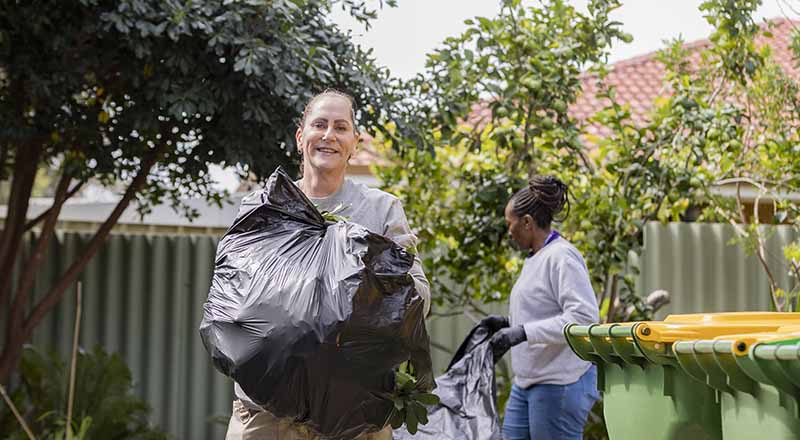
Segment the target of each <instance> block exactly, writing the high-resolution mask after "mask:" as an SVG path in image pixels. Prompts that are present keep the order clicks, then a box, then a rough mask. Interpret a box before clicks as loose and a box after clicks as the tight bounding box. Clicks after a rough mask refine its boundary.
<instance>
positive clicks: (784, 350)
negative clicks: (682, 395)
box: [674, 326, 800, 440]
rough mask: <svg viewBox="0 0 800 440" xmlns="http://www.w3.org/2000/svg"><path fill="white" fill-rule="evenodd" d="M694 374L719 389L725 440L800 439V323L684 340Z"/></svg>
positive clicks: (685, 363)
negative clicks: (765, 331) (754, 331)
mask: <svg viewBox="0 0 800 440" xmlns="http://www.w3.org/2000/svg"><path fill="white" fill-rule="evenodd" d="M674 351H675V356H676V358H677V359H678V362H679V363H680V365H681V366H682V367H683V369H684V371H686V372H687V373H688V374H689V375H691V376H692V377H694V378H695V379H697V380H698V381H700V382H702V383H704V384H706V385H708V386H711V387H713V388H714V389H715V390H717V391H718V393H719V402H720V414H721V426H722V437H723V439H725V440H745V439H760V438H763V439H770V440H772V439H775V440H788V439H798V438H800V414H799V413H798V409H800V406H799V405H798V398H799V397H800V326H786V327H781V328H780V329H778V330H777V331H776V332H767V333H746V334H741V335H726V336H718V337H716V338H714V339H713V340H697V341H681V342H677V343H676V344H675V346H674Z"/></svg>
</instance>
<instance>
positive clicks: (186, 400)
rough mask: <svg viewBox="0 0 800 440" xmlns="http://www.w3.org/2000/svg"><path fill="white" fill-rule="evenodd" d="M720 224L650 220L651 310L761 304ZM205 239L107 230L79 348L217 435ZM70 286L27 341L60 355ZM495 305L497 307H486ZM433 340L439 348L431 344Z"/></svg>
mask: <svg viewBox="0 0 800 440" xmlns="http://www.w3.org/2000/svg"><path fill="white" fill-rule="evenodd" d="M774 229H775V234H774V235H773V236H772V237H771V238H770V240H769V242H768V252H767V253H768V255H770V256H771V257H770V259H771V260H773V263H774V264H776V266H775V268H776V270H775V272H776V273H780V276H781V277H783V278H782V280H783V281H784V282H788V280H787V279H786V270H785V269H784V270H781V269H780V261H781V258H779V257H781V256H782V251H781V247H782V245H783V244H785V243H787V242H789V241H790V240H792V239H794V238H795V236H794V235H793V232H792V231H791V230H790V229H789V228H788V227H775V228H774ZM732 237H733V231H732V229H731V227H730V226H727V225H715V224H687V223H681V224H670V225H667V226H662V225H659V224H650V225H648V226H647V228H646V230H645V247H646V250H645V252H644V253H643V255H642V256H641V258H640V259H639V263H640V267H641V270H642V274H641V278H640V286H639V290H640V291H641V292H650V291H652V290H655V289H666V290H668V291H669V292H670V294H671V296H672V304H671V305H670V306H669V307H668V308H667V310H666V311H665V312H663V313H662V315H663V314H664V313H688V312H709V311H729V310H767V309H768V308H769V296H768V295H769V294H768V287H767V284H766V279H765V277H764V275H763V270H762V269H761V268H760V267H759V265H758V263H757V261H756V260H755V259H754V258H753V257H748V256H746V255H745V254H744V253H743V251H742V250H741V249H740V247H739V246H729V245H728V244H727V243H728V242H729V241H730V239H731V238H732ZM88 239H89V235H86V234H78V233H65V234H59V235H58V239H57V240H56V241H54V243H53V245H52V247H51V252H50V253H49V259H48V261H47V263H46V266H45V268H44V270H43V272H42V274H41V276H40V277H39V282H38V285H37V291H38V293H39V294H41V291H42V290H44V289H45V288H46V287H48V286H49V285H50V284H51V283H52V282H53V281H54V280H55V279H56V277H57V276H58V274H59V273H61V272H62V271H63V270H64V269H65V268H66V266H67V264H68V263H69V262H71V261H72V260H73V259H74V258H75V256H76V255H77V253H78V252H79V251H80V250H81V249H82V248H83V247H84V246H85V244H86V242H87V241H88ZM216 243H217V238H216V237H212V236H201V235H197V236H158V235H119V234H115V235H112V236H111V238H110V239H109V241H108V243H107V244H106V246H105V247H104V248H103V250H102V251H101V252H100V253H99V254H98V255H97V256H96V257H95V258H94V259H93V260H92V262H91V263H90V264H89V267H88V268H87V269H86V271H85V272H84V273H83V274H82V275H81V278H80V279H81V281H82V283H83V296H84V304H83V321H82V333H81V345H82V346H83V347H86V348H90V347H91V346H93V345H94V344H97V343H99V344H101V345H103V346H104V347H105V348H106V349H107V350H109V351H113V352H118V353H120V354H121V355H122V356H123V357H124V358H125V360H126V361H127V362H128V365H129V366H130V368H131V370H132V373H133V378H134V381H135V383H136V391H137V393H138V394H139V395H141V396H142V397H144V398H145V399H146V400H147V401H148V402H149V403H150V405H151V407H152V408H153V416H152V420H153V422H154V423H157V424H158V425H160V426H161V427H162V428H163V429H165V430H167V431H168V432H171V433H172V434H173V435H174V436H175V437H176V438H178V439H192V440H194V439H209V440H210V439H219V438H222V437H223V436H224V431H225V425H224V424H218V423H212V422H210V419H211V418H213V417H215V416H223V418H225V417H228V416H229V415H230V404H231V398H232V385H231V382H230V381H229V380H228V379H226V378H225V377H223V376H222V375H221V374H219V373H218V372H217V371H216V370H214V368H213V366H212V365H211V362H210V360H209V358H208V356H207V354H206V352H205V350H204V349H203V346H202V343H201V341H200V337H199V335H198V332H197V328H198V325H199V322H200V319H201V316H202V304H203V302H204V301H205V298H206V295H207V293H208V287H209V283H210V280H211V274H212V271H213V260H214V254H215V251H216ZM74 293H75V292H74V289H71V290H70V291H69V292H68V293H67V296H66V299H65V301H63V302H62V303H61V304H60V305H59V306H58V307H57V309H56V310H55V311H54V312H53V313H51V314H50V315H48V317H47V318H46V320H45V322H44V323H43V324H42V325H41V327H40V328H39V329H38V330H37V331H36V333H35V335H34V341H33V342H34V343H35V344H36V345H37V346H40V347H53V348H57V349H59V350H60V351H61V352H63V353H67V352H68V351H69V349H70V347H71V337H72V336H71V334H72V319H73V316H74V310H75V309H74V306H75V304H74V297H75V295H74ZM487 309H489V310H490V311H492V312H495V313H507V306H506V305H504V304H494V305H491V306H488V307H487ZM472 324H473V321H472V320H471V319H470V318H469V317H468V316H466V315H463V314H459V315H457V316H451V317H435V318H432V319H430V320H429V323H428V331H429V334H430V335H431V339H432V341H433V342H434V348H433V349H432V353H433V358H434V367H435V368H436V372H437V373H438V372H440V371H441V370H442V369H443V368H444V367H445V366H446V365H447V363H448V361H449V358H450V354H449V353H448V352H447V351H446V350H444V349H442V348H445V349H449V350H450V351H453V350H455V348H457V347H458V345H459V344H460V343H461V340H462V338H463V337H464V336H465V335H466V334H467V331H468V330H469V329H470V328H471V327H472ZM437 347H439V348H437Z"/></svg>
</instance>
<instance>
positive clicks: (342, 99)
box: [226, 90, 430, 440]
mask: <svg viewBox="0 0 800 440" xmlns="http://www.w3.org/2000/svg"><path fill="white" fill-rule="evenodd" d="M354 107H355V104H354V100H353V98H352V97H351V96H350V95H348V94H346V93H343V92H340V91H336V90H326V91H324V92H322V93H320V94H318V95H316V96H315V97H313V98H312V99H311V100H310V101H309V102H308V104H307V105H306V108H305V110H304V111H303V115H302V118H301V120H300V123H299V126H298V128H297V131H296V133H295V139H296V140H297V149H298V152H299V153H300V155H301V156H302V176H303V177H302V178H301V179H300V180H299V181H297V182H296V183H297V185H298V187H299V188H300V189H301V190H302V191H303V193H304V194H305V195H306V196H307V197H308V198H309V199H310V200H311V201H312V202H313V203H314V204H315V205H317V207H318V208H319V210H320V211H329V212H335V213H336V214H337V215H340V216H343V217H346V218H347V219H348V221H350V222H352V223H357V224H360V225H361V226H363V227H365V228H366V229H368V230H369V231H370V232H373V233H376V234H380V235H383V236H385V237H388V238H390V239H392V240H393V241H395V242H396V243H397V244H399V245H401V246H403V247H406V248H413V247H414V246H415V245H416V237H415V236H414V235H413V233H412V232H411V230H410V228H409V226H408V221H407V220H406V216H405V212H404V211H403V207H402V204H401V203H400V200H399V199H397V198H396V197H394V196H392V195H391V194H388V193H386V192H383V191H380V190H378V189H373V188H368V187H367V186H365V185H363V184H358V183H355V182H353V181H352V180H350V179H347V178H345V171H346V169H347V164H348V160H349V159H350V158H351V157H352V156H353V155H354V154H355V152H356V149H357V146H358V140H359V133H358V129H357V128H356V124H355V108H354ZM260 204H261V200H260V195H259V191H256V192H255V193H253V194H250V195H248V196H247V197H245V198H244V199H243V200H242V204H241V207H240V210H239V211H240V214H241V213H242V212H244V211H247V210H250V209H253V208H255V207H257V206H258V205H260ZM237 217H238V216H237ZM409 274H410V275H411V276H412V278H413V279H414V284H415V287H416V290H417V292H418V293H419V295H420V296H422V298H423V299H424V304H425V305H424V309H425V314H427V312H428V309H429V308H430V288H429V285H428V281H427V279H426V278H425V274H424V273H423V272H422V266H421V264H420V261H419V258H416V257H415V260H414V263H413V265H412V268H411V270H410V271H409ZM235 394H236V399H235V400H234V402H233V415H232V416H231V419H230V423H229V425H228V432H227V435H226V439H227V440H254V439H259V440H260V439H280V440H306V439H314V438H316V437H315V436H314V434H312V433H311V432H310V431H309V430H308V429H307V428H305V427H304V426H302V425H299V424H295V423H292V422H291V421H288V420H279V419H277V418H276V417H274V416H273V415H272V414H270V413H269V412H267V411H264V410H263V409H262V408H260V407H259V406H258V405H256V404H255V403H254V402H253V401H252V400H251V399H250V398H249V397H248V396H247V395H246V394H245V393H244V391H243V390H242V389H241V387H240V386H239V385H238V384H236V385H235ZM332 404H334V403H333V402H332ZM358 438H359V439H364V440H367V439H369V440H384V439H386V440H390V439H391V438H392V432H391V428H390V427H386V428H385V429H384V430H382V431H380V432H378V433H373V434H367V435H362V436H360V437H358Z"/></svg>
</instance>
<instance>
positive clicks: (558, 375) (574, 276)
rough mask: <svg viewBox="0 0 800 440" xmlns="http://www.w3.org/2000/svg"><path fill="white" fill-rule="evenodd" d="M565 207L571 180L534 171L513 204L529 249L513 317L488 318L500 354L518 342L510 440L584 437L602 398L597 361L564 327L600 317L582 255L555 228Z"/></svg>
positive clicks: (515, 225) (514, 236)
mask: <svg viewBox="0 0 800 440" xmlns="http://www.w3.org/2000/svg"><path fill="white" fill-rule="evenodd" d="M565 206H566V207H567V214H568V213H569V209H568V208H569V200H568V188H567V185H565V184H564V183H563V182H561V181H560V180H558V179H556V178H554V177H552V176H534V177H533V178H532V179H531V180H530V182H529V183H528V186H527V187H525V188H522V189H521V190H519V191H518V192H517V193H515V194H514V196H513V197H512V198H511V200H509V202H508V204H507V205H506V210H505V218H506V224H507V225H508V233H509V235H510V238H511V240H512V242H513V243H514V244H515V245H516V246H517V247H519V248H520V249H521V250H524V251H527V252H528V256H527V257H526V259H525V263H524V265H523V267H522V272H521V273H520V275H519V278H518V279H517V281H516V283H515V284H514V287H513V289H512V290H511V298H510V301H509V312H510V316H509V317H505V316H496V315H493V316H489V317H487V318H485V319H484V320H483V321H482V323H483V324H485V325H487V326H488V327H489V328H490V329H491V330H492V331H494V332H495V333H494V335H493V336H492V339H491V345H492V349H493V351H494V353H495V356H496V357H498V356H502V355H503V353H505V352H506V351H507V350H508V349H509V348H511V365H512V370H513V372H514V382H513V385H512V387H511V395H510V397H509V399H508V404H507V405H506V413H505V419H504V422H503V438H504V439H505V440H520V439H535V440H556V439H558V440H572V439H574V440H580V439H581V438H582V436H583V426H584V425H585V423H586V419H587V417H588V414H589V411H590V410H591V408H592V406H593V405H594V403H595V402H596V401H597V399H598V398H599V394H598V392H597V372H596V368H595V367H594V366H593V365H592V364H591V363H589V362H586V361H584V360H581V359H580V358H578V357H577V356H576V355H575V354H574V353H573V352H572V350H571V349H570V348H569V346H568V345H567V341H566V338H565V337H564V333H563V330H564V326H565V325H566V324H568V323H577V324H591V323H595V322H598V321H599V310H598V307H597V299H596V298H595V294H594V290H593V289H592V284H591V281H590V280H589V272H588V270H587V268H586V263H585V262H584V260H583V256H582V255H581V253H580V252H578V250H577V249H576V248H575V246H573V245H572V244H571V243H570V242H569V241H567V240H566V239H565V238H563V237H561V236H560V235H559V233H558V231H556V230H554V229H552V227H551V224H552V222H553V220H554V218H555V217H556V216H557V215H558V214H560V213H561V212H562V210H563V209H564V207H565Z"/></svg>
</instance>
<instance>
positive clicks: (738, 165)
mask: <svg viewBox="0 0 800 440" xmlns="http://www.w3.org/2000/svg"><path fill="white" fill-rule="evenodd" d="M758 3H759V2H756V1H748V0H736V1H722V0H719V1H706V2H704V3H703V5H702V7H701V10H702V11H703V12H704V13H705V14H706V19H707V20H708V21H709V23H710V24H711V25H712V26H714V28H715V31H714V34H713V35H712V37H711V42H712V44H710V45H709V46H708V47H701V48H694V49H691V51H689V50H688V49H686V48H685V47H684V46H683V44H682V42H681V41H675V42H674V43H672V44H670V45H669V46H668V47H667V48H665V49H664V50H663V51H662V52H661V53H660V54H659V60H660V61H661V62H662V64H663V65H664V67H665V78H664V80H665V86H666V87H667V89H668V90H670V92H671V93H670V94H669V95H668V96H664V97H660V98H658V99H657V100H656V101H655V102H654V103H653V107H652V112H651V114H650V116H649V118H648V120H647V121H645V122H643V123H642V122H634V121H633V119H632V117H631V113H630V109H629V108H628V106H626V105H623V104H620V103H619V102H618V101H617V99H616V96H615V90H614V89H613V87H610V86H609V85H607V84H605V82H604V79H605V75H606V70H605V68H604V65H603V62H604V60H605V55H606V53H607V50H608V47H609V45H610V44H611V42H612V41H613V40H615V39H620V40H626V39H627V38H628V37H627V36H626V35H624V34H623V33H622V32H621V31H620V30H619V24H618V23H614V22H612V21H610V20H609V19H608V15H609V13H610V12H611V11H612V10H613V9H615V8H616V7H618V6H619V4H618V2H613V1H594V2H590V4H589V7H588V13H587V14H581V13H578V12H577V11H576V10H575V9H573V8H571V7H570V6H568V5H566V4H565V3H564V2H563V1H558V0H553V1H545V2H541V4H540V5H539V6H537V7H532V8H526V7H524V6H522V5H521V4H520V2H517V1H504V2H503V8H502V11H501V13H500V15H499V16H498V17H496V18H493V19H489V18H477V19H475V20H468V21H467V22H466V24H467V26H468V27H467V30H466V31H465V32H464V33H463V34H461V35H460V36H457V37H453V38H449V39H447V40H446V41H445V42H444V45H443V47H442V48H440V49H438V50H436V51H434V52H433V53H432V54H430V55H429V57H428V61H427V65H426V72H425V73H424V74H421V75H419V76H418V77H417V78H415V79H413V80H411V81H409V82H408V83H405V84H403V85H402V86H403V89H404V90H407V91H408V93H407V95H406V97H405V99H404V100H403V101H402V102H403V103H404V109H405V110H402V109H401V110H399V111H398V114H399V116H398V117H397V118H396V120H395V121H394V122H393V123H392V124H390V125H389V126H387V129H386V131H385V135H384V136H382V137H379V138H378V140H379V143H380V144H381V146H382V147H381V148H382V151H383V152H384V154H385V156H386V157H387V159H388V163H389V164H388V166H385V167H381V168H377V169H376V173H377V174H378V176H379V177H380V178H381V180H382V181H383V183H384V186H385V187H386V188H387V189H388V190H389V191H391V192H393V193H395V194H397V195H398V196H400V197H401V198H402V199H403V202H404V206H405V207H406V212H407V214H408V216H409V219H410V221H411V223H412V225H413V227H414V228H415V230H416V231H417V232H418V233H419V236H420V254H421V255H423V256H424V258H423V263H424V265H425V269H426V273H427V274H428V275H429V277H430V279H431V284H432V289H431V290H432V292H434V295H435V296H434V298H433V299H434V301H435V302H437V303H439V304H447V305H448V306H449V307H453V306H455V307H458V306H468V307H473V308H477V306H476V303H479V302H485V301H502V300H505V299H507V298H508V294H509V293H510V290H511V285H512V283H513V280H514V278H515V276H516V274H517V272H518V270H519V269H520V267H521V264H520V263H521V256H520V255H519V254H517V253H515V252H514V251H513V250H512V249H511V248H510V246H508V244H507V243H505V240H504V236H505V231H506V228H505V225H504V223H503V208H504V206H505V203H506V201H507V200H508V199H509V197H510V195H511V191H512V190H515V189H518V188H520V187H521V186H522V185H524V182H525V180H526V178H527V176H528V175H529V174H531V173H542V174H553V175H556V176H558V177H560V178H561V179H562V180H564V181H565V182H567V183H568V184H569V186H570V191H571V194H570V200H571V204H570V212H569V215H568V217H567V218H566V220H565V221H564V222H562V223H561V224H557V225H556V228H557V229H559V230H560V231H561V232H562V233H563V234H564V235H565V236H566V237H567V238H568V239H569V240H571V241H572V242H573V243H574V244H575V245H576V246H577V247H578V249H579V250H580V251H581V253H582V254H583V255H584V257H585V259H586V262H587V264H588V266H589V270H590V274H591V276H592V282H593V284H594V287H595V291H596V292H598V300H599V303H600V304H601V316H602V317H603V319H604V320H606V321H614V320H616V319H619V318H624V319H648V318H651V317H652V313H653V311H654V310H653V307H652V306H651V305H649V304H647V303H645V302H644V301H643V299H642V298H640V297H638V296H637V295H635V294H634V281H635V278H636V275H637V268H636V267H633V266H632V265H631V264H630V262H631V261H632V260H631V256H632V255H633V254H636V253H639V252H641V250H642V247H643V228H644V226H645V224H646V223H647V222H648V221H653V220H657V221H661V222H667V221H679V220H682V219H685V218H687V216H689V215H690V213H689V211H697V209H698V208H701V209H702V216H701V217H700V219H701V220H710V221H718V220H725V221H729V222H731V223H732V224H734V225H735V227H736V228H737V230H738V231H739V234H740V237H741V240H742V241H743V242H744V243H749V245H748V246H749V248H750V249H752V250H753V251H754V252H755V254H756V255H757V256H758V257H759V259H760V261H761V262H762V266H763V267H764V268H765V269H766V270H767V272H768V274H769V272H770V270H771V269H770V265H768V264H767V261H766V260H767V256H766V255H764V250H763V249H764V245H763V243H764V240H765V239H766V238H767V237H766V236H765V233H764V229H763V228H760V227H759V226H758V225H757V224H751V225H744V224H743V223H746V221H747V220H748V215H747V213H746V212H745V208H744V206H745V204H744V201H743V199H742V197H741V195H737V197H736V198H735V199H733V200H732V199H730V198H727V197H723V196H722V195H721V194H720V190H719V188H720V186H721V185H724V184H726V183H731V182H733V183H734V184H735V185H736V186H737V188H739V187H742V186H744V185H749V186H751V187H752V188H755V189H756V192H757V194H758V196H757V197H762V198H766V197H770V198H771V200H773V201H774V205H775V217H774V220H775V221H776V222H788V223H790V224H791V225H792V227H793V228H795V229H798V227H800V215H799V214H800V209H798V204H797V203H796V202H792V201H791V200H790V199H789V197H788V195H789V194H797V193H798V192H800V180H798V179H799V177H798V176H800V169H799V168H798V167H800V161H798V160H797V158H798V157H799V156H800V155H799V154H798V153H800V149H798V148H800V147H798V145H799V144H798V138H797V130H796V127H797V126H798V122H800V121H798V116H799V115H800V113H798V111H797V109H798V107H797V99H798V96H800V95H798V86H797V85H796V83H795V82H794V80H792V79H791V78H790V77H788V76H787V75H786V74H785V73H784V72H782V71H781V70H780V68H779V67H778V66H777V64H776V63H775V61H774V60H773V59H772V57H771V53H770V50H769V48H768V47H764V48H759V47H757V45H756V44H755V41H754V37H755V36H756V35H757V34H759V33H762V32H764V30H763V28H762V27H760V26H759V25H758V24H757V23H755V21H754V20H753V19H752V13H753V10H754V8H755V7H756V6H757V5H758ZM794 45H795V50H796V51H798V50H800V37H798V35H797V34H796V36H795V44H794ZM796 56H800V52H798V54H797V55H796ZM592 79H594V80H595V81H596V82H597V90H599V93H598V98H599V99H601V100H602V101H604V102H606V103H608V105H607V106H606V107H605V108H604V109H603V110H602V111H600V112H598V113H597V114H595V115H591V117H590V118H588V119H587V120H586V121H585V122H582V121H576V120H575V119H573V118H572V117H571V116H570V113H569V112H568V107H569V105H570V104H572V103H573V102H574V101H575V99H576V96H578V94H579V93H580V84H581V80H592ZM589 126H593V128H595V129H596V130H592V131H590V130H588V129H587V128H588V127H589ZM598 132H599V133H603V135H602V136H600V135H593V134H591V133H598ZM756 202H757V201H756ZM759 207H761V209H763V205H761V204H759V203H755V204H754V210H756V212H754V213H753V214H757V209H759ZM757 217H758V216H757V215H750V216H749V218H757ZM798 249H800V242H798V243H794V244H792V245H790V246H789V247H787V248H786V250H785V257H786V259H787V262H788V267H789V268H790V270H791V271H792V272H793V273H794V275H795V277H796V278H795V284H794V287H793V288H790V289H789V290H782V289H780V288H779V287H778V286H777V283H775V277H774V276H773V275H772V274H769V278H770V280H771V282H770V289H771V291H772V293H773V301H774V303H775V304H776V308H777V309H778V310H790V309H793V308H794V307H795V304H796V300H793V298H794V297H796V295H797V293H798V285H799V284H798V281H800V278H798V276H800V266H799V265H798V261H800V251H798ZM597 408H600V406H598V407H597ZM597 408H596V410H597ZM597 418H598V420H602V417H601V416H600V417H597ZM595 428H597V429H595ZM591 429H595V434H592V435H595V436H596V437H597V438H601V437H602V436H603V431H604V430H603V429H602V428H601V427H597V426H595V427H593V428H591Z"/></svg>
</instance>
